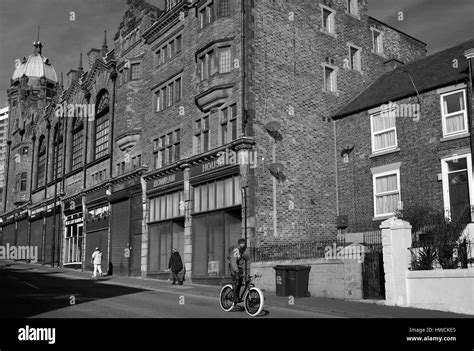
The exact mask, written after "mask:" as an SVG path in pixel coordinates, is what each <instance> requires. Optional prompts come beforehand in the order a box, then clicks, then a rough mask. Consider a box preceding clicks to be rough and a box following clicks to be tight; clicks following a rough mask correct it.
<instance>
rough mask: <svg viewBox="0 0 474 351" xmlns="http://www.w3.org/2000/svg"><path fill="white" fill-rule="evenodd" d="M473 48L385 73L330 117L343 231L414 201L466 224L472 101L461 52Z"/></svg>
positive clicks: (471, 195) (373, 222)
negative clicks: (334, 129)
mask: <svg viewBox="0 0 474 351" xmlns="http://www.w3.org/2000/svg"><path fill="white" fill-rule="evenodd" d="M473 47H474V40H470V41H467V42H465V43H462V44H460V45H457V46H454V47H452V48H449V49H446V50H443V51H441V52H439V53H436V54H433V55H430V56H428V57H426V58H423V59H420V60H418V61H415V62H412V63H409V64H406V65H403V66H401V67H398V68H396V69H394V70H393V71H390V72H387V73H386V74H385V75H383V76H382V77H380V78H379V79H378V80H377V81H375V82H374V83H373V84H372V85H371V86H370V87H369V88H367V89H366V90H364V91H363V92H362V93H361V94H360V95H359V96H358V97H357V98H356V99H354V100H353V101H351V102H350V103H349V104H347V105H346V106H344V107H343V108H342V109H341V110H340V111H338V112H337V113H336V114H335V115H334V118H335V120H336V133H337V149H338V152H339V153H340V155H338V179H339V182H338V187H339V189H338V190H339V211H340V214H341V215H343V216H346V217H347V222H346V226H345V229H346V230H347V231H348V232H362V231H368V230H373V229H377V228H378V227H379V225H380V223H381V222H382V221H384V220H385V219H387V218H389V217H391V216H393V215H394V214H395V213H396V212H397V211H398V210H403V209H404V208H405V209H414V208H416V207H417V206H419V207H428V208H433V209H435V210H439V211H444V212H445V214H446V216H447V217H449V218H451V220H453V221H456V222H460V221H463V223H468V222H471V218H472V217H473V216H472V215H471V212H472V211H473V209H474V207H473V206H474V188H473V173H472V137H471V135H472V130H471V129H472V122H471V121H472V116H473V110H472V106H473V105H472V88H471V87H470V84H471V79H472V78H470V77H469V59H467V58H466V57H465V53H466V52H468V50H470V49H472V48H473ZM471 51H472V50H471ZM348 131H350V133H348Z"/></svg>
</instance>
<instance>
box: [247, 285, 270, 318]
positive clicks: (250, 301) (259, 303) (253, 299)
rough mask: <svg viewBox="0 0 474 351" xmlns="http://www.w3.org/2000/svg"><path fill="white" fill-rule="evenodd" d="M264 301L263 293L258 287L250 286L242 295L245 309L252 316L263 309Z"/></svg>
mask: <svg viewBox="0 0 474 351" xmlns="http://www.w3.org/2000/svg"><path fill="white" fill-rule="evenodd" d="M264 301H265V299H264V297H263V293H262V291H261V290H260V289H259V288H255V287H254V288H250V289H249V291H247V293H246V294H245V297H244V306H245V311H246V312H247V314H248V315H250V316H252V317H255V316H258V315H259V314H260V312H262V310H263V303H264Z"/></svg>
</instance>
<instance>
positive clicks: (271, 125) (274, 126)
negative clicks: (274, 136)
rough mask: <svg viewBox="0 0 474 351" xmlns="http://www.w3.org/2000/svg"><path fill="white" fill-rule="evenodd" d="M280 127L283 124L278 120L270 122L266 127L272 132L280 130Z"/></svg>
mask: <svg viewBox="0 0 474 351" xmlns="http://www.w3.org/2000/svg"><path fill="white" fill-rule="evenodd" d="M280 127H281V125H280V123H278V122H277V121H272V122H268V123H267V124H266V125H265V129H266V130H268V131H269V132H270V133H275V132H278V130H279V129H280Z"/></svg>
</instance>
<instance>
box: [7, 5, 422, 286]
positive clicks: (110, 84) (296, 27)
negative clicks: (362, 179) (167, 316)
mask: <svg viewBox="0 0 474 351" xmlns="http://www.w3.org/2000/svg"><path fill="white" fill-rule="evenodd" d="M425 53H426V49H425V44H424V43H422V42H420V41H418V40H417V39H415V38H412V37H410V36H409V35H406V34H404V33H402V32H400V31H397V30H396V29H394V28H391V27H389V26H387V25H385V24H383V23H381V22H379V21H377V20H375V19H373V18H371V17H369V16H368V14H367V2H366V1H349V2H347V1H324V2H317V1H315V2H311V3H306V2H305V3H303V2H301V1H269V0H268V1H267V0H261V1H258V2H244V1H230V0H213V1H195V2H188V1H167V3H166V8H165V9H158V8H156V7H154V6H151V5H149V4H147V3H146V2H145V1H142V0H129V1H128V10H127V11H126V13H125V14H124V17H123V21H122V22H121V23H120V26H119V28H118V31H117V33H116V34H115V36H114V49H113V50H109V49H108V46H107V41H106V40H105V41H104V43H103V45H102V49H91V50H90V51H89V52H88V54H87V60H86V61H87V63H88V67H86V68H84V67H82V59H81V60H80V61H81V63H80V65H79V67H78V69H75V70H71V71H70V72H69V73H68V74H67V84H66V85H67V86H66V87H62V83H57V79H56V81H55V83H56V85H55V87H56V89H57V93H56V95H54V101H51V103H50V104H49V105H48V106H49V108H47V109H45V110H44V112H43V118H42V119H41V121H40V122H38V126H37V127H36V129H35V133H33V135H32V136H30V135H28V137H27V139H28V143H29V145H30V146H31V151H32V152H31V154H32V155H31V157H30V161H29V163H26V165H25V167H27V168H28V167H29V168H28V169H29V173H28V174H29V177H31V178H28V179H29V180H30V182H31V185H30V186H29V187H28V188H27V192H26V193H25V194H26V195H24V196H23V197H24V198H25V199H26V200H25V202H21V199H22V197H21V195H19V198H20V201H18V199H17V198H15V199H14V198H13V196H14V194H11V195H9V196H11V198H8V199H7V207H6V213H5V215H4V222H3V226H4V229H5V228H7V232H8V233H10V232H12V233H13V235H12V234H9V235H8V236H7V238H8V240H16V239H15V238H18V237H19V235H20V234H19V230H20V229H22V228H23V227H24V224H20V222H19V221H18V218H22V217H21V216H26V217H25V220H24V223H26V226H27V228H28V229H27V230H26V233H27V234H26V237H27V238H29V240H30V242H36V243H37V244H38V245H40V242H39V239H38V238H39V237H42V238H45V240H43V242H42V245H43V246H42V247H43V248H44V251H45V253H44V263H51V262H52V261H53V262H55V260H58V262H57V263H60V264H63V265H70V266H72V267H77V268H83V269H90V268H91V267H89V263H88V262H89V261H90V260H89V259H88V257H89V256H90V254H91V253H92V250H93V249H94V248H95V247H100V248H101V249H102V251H103V252H104V253H105V255H104V256H105V258H106V259H105V260H104V263H103V269H105V270H107V269H108V270H109V272H113V273H114V274H123V275H141V276H149V277H158V278H160V277H167V275H168V273H166V269H167V268H168V267H167V263H168V259H169V255H170V253H171V250H172V248H177V249H178V250H179V251H180V252H181V253H182V255H183V258H184V262H185V264H186V268H187V274H188V275H189V276H190V277H191V278H192V279H193V281H197V282H200V281H201V282H213V281H216V282H217V281H220V280H221V279H222V277H223V276H226V275H227V274H228V273H229V272H228V268H227V267H226V256H227V251H228V249H229V248H230V246H231V245H233V244H235V243H236V242H237V239H238V238H240V237H246V238H247V239H248V243H249V245H250V246H251V247H262V246H272V245H280V244H285V243H291V242H298V241H301V240H331V239H333V238H335V237H336V234H337V225H336V224H337V221H336V219H337V214H338V206H337V196H336V194H337V186H336V184H337V182H336V167H335V152H336V151H335V124H334V122H333V120H332V118H331V116H332V115H333V114H334V113H335V112H336V111H337V110H338V109H339V108H340V107H342V106H343V105H344V104H346V103H347V102H348V101H349V99H350V98H352V96H353V95H355V94H356V93H357V92H359V91H360V90H362V89H363V88H364V87H366V86H368V85H369V84H370V83H372V82H373V81H374V80H375V79H376V78H377V77H379V76H380V75H381V74H382V73H384V72H386V71H388V70H391V69H392V68H393V66H396V65H398V64H401V63H408V62H411V61H414V60H416V59H419V58H421V57H424V56H425ZM19 80H20V81H21V79H19ZM69 106H73V107H72V109H71V111H72V112H71V113H69ZM78 107H79V108H78ZM89 110H90V111H92V112H91V113H89ZM58 111H59V112H58ZM65 111H68V113H67V118H64V117H65ZM85 115H86V116H85ZM61 131H62V132H61ZM13 136H14V135H12V136H11V138H10V139H9V140H12V139H13ZM12 143H13V141H12ZM15 145H16V144H15ZM61 150H62V151H61ZM9 160H10V161H9V162H10V163H11V162H12V158H11V157H10V158H9ZM22 164H23V163H22ZM12 172H13V173H12V174H16V173H17V171H16V170H15V171H12ZM10 173H11V172H10ZM10 173H9V175H10ZM10 176H11V175H10ZM7 189H8V188H7ZM25 196H26V197H25ZM17 197H18V196H17ZM21 211H23V212H21ZM19 213H22V215H21V216H20V214H19ZM22 220H23V219H22ZM12 228H13V229H12ZM19 228H20V229H19ZM50 236H51V239H50V238H49V237H50ZM11 238H14V239H11ZM35 240H36V241H35ZM4 241H5V240H4ZM49 244H53V246H54V248H53V249H50V248H48V245H49ZM47 250H50V251H47ZM49 256H51V257H52V258H51V259H49V258H48V257H49ZM51 260H52V261H51Z"/></svg>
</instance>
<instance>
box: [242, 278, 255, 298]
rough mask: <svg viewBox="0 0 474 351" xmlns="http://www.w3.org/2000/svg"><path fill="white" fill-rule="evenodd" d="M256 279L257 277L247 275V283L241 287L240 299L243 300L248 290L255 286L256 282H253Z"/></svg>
mask: <svg viewBox="0 0 474 351" xmlns="http://www.w3.org/2000/svg"><path fill="white" fill-rule="evenodd" d="M254 279H255V277H248V278H247V277H246V279H245V283H244V284H243V285H242V286H241V288H240V294H239V300H242V299H243V298H244V296H245V294H246V293H247V291H249V290H250V288H253V287H254V286H255V284H254V283H253V280H254Z"/></svg>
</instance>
